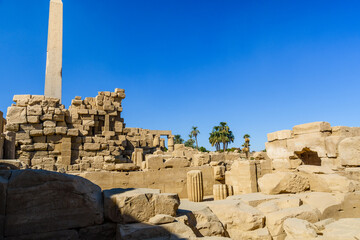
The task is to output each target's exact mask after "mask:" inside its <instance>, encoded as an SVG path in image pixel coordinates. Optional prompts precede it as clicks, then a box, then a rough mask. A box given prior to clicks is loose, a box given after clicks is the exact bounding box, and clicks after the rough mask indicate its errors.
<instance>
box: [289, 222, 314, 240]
mask: <svg viewBox="0 0 360 240" xmlns="http://www.w3.org/2000/svg"><path fill="white" fill-rule="evenodd" d="M283 228H284V230H285V233H286V236H287V237H286V238H287V239H292V240H303V239H313V238H316V237H317V233H316V230H317V229H316V227H315V226H314V224H312V223H309V222H308V221H306V220H302V219H297V218H288V219H286V220H285V221H284V224H283Z"/></svg>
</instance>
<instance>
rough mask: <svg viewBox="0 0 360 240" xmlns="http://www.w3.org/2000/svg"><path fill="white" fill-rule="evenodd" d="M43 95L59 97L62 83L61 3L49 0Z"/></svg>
mask: <svg viewBox="0 0 360 240" xmlns="http://www.w3.org/2000/svg"><path fill="white" fill-rule="evenodd" d="M48 31H49V32H48V42H47V55H46V74H45V96H47V97H55V98H59V99H60V101H61V84H62V42H63V3H62V1H61V0H50V11H49V30H48Z"/></svg>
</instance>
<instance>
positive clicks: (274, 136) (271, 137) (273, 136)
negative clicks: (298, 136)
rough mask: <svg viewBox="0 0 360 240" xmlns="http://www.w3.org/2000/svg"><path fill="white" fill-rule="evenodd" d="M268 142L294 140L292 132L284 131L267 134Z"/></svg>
mask: <svg viewBox="0 0 360 240" xmlns="http://www.w3.org/2000/svg"><path fill="white" fill-rule="evenodd" d="M267 138H268V142H273V141H275V140H283V139H289V138H292V131H291V130H282V131H277V132H272V133H268V134H267Z"/></svg>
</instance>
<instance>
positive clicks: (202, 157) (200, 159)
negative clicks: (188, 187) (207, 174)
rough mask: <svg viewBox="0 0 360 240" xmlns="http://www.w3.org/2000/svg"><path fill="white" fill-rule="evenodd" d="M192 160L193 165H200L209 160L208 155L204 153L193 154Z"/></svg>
mask: <svg viewBox="0 0 360 240" xmlns="http://www.w3.org/2000/svg"><path fill="white" fill-rule="evenodd" d="M192 160H193V165H194V166H202V165H205V164H208V163H209V162H210V155H209V154H206V153H199V154H194V155H193V159H192Z"/></svg>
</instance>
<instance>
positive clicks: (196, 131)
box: [190, 126, 200, 148]
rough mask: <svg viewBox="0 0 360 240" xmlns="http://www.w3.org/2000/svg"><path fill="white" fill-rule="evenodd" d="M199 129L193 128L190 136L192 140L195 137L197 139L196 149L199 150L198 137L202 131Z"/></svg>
mask: <svg viewBox="0 0 360 240" xmlns="http://www.w3.org/2000/svg"><path fill="white" fill-rule="evenodd" d="M197 128H198V127H195V126H192V127H191V132H190V135H191V138H193V137H194V138H195V142H196V148H199V146H198V141H197V136H198V135H199V134H200V131H199V130H198V129H197Z"/></svg>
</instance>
